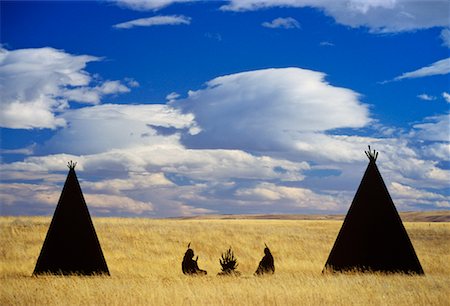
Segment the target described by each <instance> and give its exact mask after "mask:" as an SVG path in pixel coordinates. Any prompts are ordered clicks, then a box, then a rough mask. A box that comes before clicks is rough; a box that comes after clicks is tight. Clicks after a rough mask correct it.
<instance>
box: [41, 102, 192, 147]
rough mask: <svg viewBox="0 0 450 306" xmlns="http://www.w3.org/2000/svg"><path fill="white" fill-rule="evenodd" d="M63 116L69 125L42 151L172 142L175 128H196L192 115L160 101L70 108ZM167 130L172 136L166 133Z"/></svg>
mask: <svg viewBox="0 0 450 306" xmlns="http://www.w3.org/2000/svg"><path fill="white" fill-rule="evenodd" d="M61 118H62V119H64V121H67V122H70V125H68V126H67V127H66V128H65V129H62V130H60V131H58V133H56V135H55V136H54V137H52V138H51V139H50V140H49V141H48V142H47V143H46V144H45V145H44V147H43V148H41V152H45V153H47V154H48V153H63V152H64V153H71V154H94V153H101V152H105V151H108V150H111V149H121V148H128V147H132V146H137V145H148V146H150V145H157V144H158V145H159V144H171V143H174V142H177V139H178V137H177V136H176V135H175V132H176V131H179V130H186V131H187V133H194V132H195V131H196V129H197V128H196V125H195V122H194V117H193V115H191V114H181V112H180V111H178V110H176V109H174V108H171V107H169V106H167V105H161V104H150V105H119V104H103V105H97V106H93V107H84V108H80V109H74V110H69V111H66V112H65V113H64V114H62V115H61ZM166 131H168V132H172V134H173V135H164V134H165V132H166ZM112 136H113V137H112Z"/></svg>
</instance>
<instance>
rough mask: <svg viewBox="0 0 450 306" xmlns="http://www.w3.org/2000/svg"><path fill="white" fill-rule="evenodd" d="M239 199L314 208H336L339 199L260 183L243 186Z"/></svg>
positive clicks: (294, 188) (238, 193)
mask: <svg viewBox="0 0 450 306" xmlns="http://www.w3.org/2000/svg"><path fill="white" fill-rule="evenodd" d="M235 195H236V196H237V198H238V199H240V200H246V201H249V202H250V203H252V202H258V205H273V203H277V206H291V207H297V208H299V207H301V208H309V209H314V210H331V211H333V210H336V209H337V208H338V207H339V208H340V205H339V200H338V199H336V198H333V197H332V196H330V195H319V194H316V193H314V192H312V191H311V190H309V189H305V188H298V187H286V186H278V185H275V184H272V183H260V184H258V185H256V186H255V187H252V188H241V189H238V190H237V191H236V193H235Z"/></svg>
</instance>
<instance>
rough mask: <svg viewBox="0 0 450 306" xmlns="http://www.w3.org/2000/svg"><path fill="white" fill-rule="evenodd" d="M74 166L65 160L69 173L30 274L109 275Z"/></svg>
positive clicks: (74, 164)
mask: <svg viewBox="0 0 450 306" xmlns="http://www.w3.org/2000/svg"><path fill="white" fill-rule="evenodd" d="M75 166H76V163H73V162H72V161H71V162H70V163H69V164H68V167H69V174H68V175H67V179H66V182H65V184H64V188H63V190H62V193H61V197H60V198H59V202H58V205H57V206H56V210H55V213H54V215H53V219H52V222H51V223H50V228H49V229H48V232H47V236H46V237H45V241H44V245H43V246H42V250H41V253H40V255H39V258H38V260H37V263H36V267H35V268H34V272H33V275H37V274H42V273H51V274H63V275H68V274H81V275H93V274H107V275H109V270H108V266H107V265H106V261H105V258H104V257H103V252H102V249H101V247H100V243H99V241H98V238H97V234H96V233H95V229H94V225H93V224H92V220H91V216H90V215H89V210H88V208H87V206H86V202H85V201H84V197H83V193H82V192H81V188H80V184H79V183H78V179H77V175H76V174H75Z"/></svg>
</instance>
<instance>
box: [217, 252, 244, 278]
mask: <svg viewBox="0 0 450 306" xmlns="http://www.w3.org/2000/svg"><path fill="white" fill-rule="evenodd" d="M219 262H220V265H221V266H222V271H221V272H219V273H218V274H217V275H220V276H224V275H229V276H239V275H241V272H239V271H237V270H236V268H237V267H238V265H239V264H238V263H237V258H236V257H234V253H233V251H232V250H231V247H230V248H229V249H228V250H227V251H226V252H225V253H222V256H221V258H220V259H219Z"/></svg>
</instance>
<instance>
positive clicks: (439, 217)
mask: <svg viewBox="0 0 450 306" xmlns="http://www.w3.org/2000/svg"><path fill="white" fill-rule="evenodd" d="M344 217H345V215H319V214H314V215H308V214H286V215H285V214H243V215H201V216H192V217H177V218H174V219H181V220H211V219H218V220H244V219H247V220H344ZM400 217H401V218H402V221H405V222H450V210H441V211H408V212H400Z"/></svg>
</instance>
